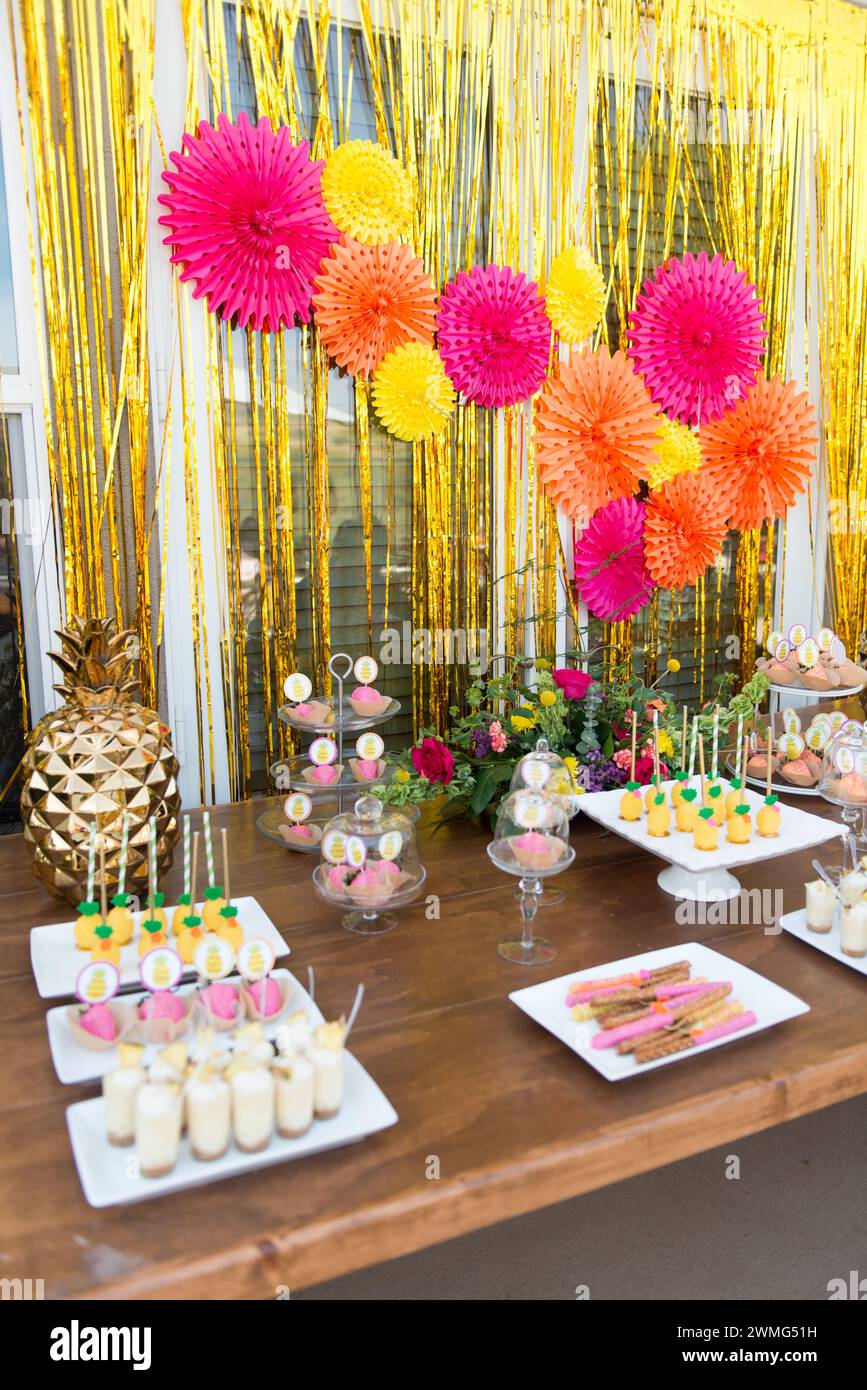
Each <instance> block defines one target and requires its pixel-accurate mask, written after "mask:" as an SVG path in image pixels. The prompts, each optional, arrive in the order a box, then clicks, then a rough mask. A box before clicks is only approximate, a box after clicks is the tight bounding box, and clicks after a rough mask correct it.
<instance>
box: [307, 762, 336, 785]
mask: <svg viewBox="0 0 867 1390" xmlns="http://www.w3.org/2000/svg"><path fill="white" fill-rule="evenodd" d="M342 770H343V769H342V767H341V765H340V763H319V765H318V766H317V767H305V769H304V771H303V772H302V774H301V775H302V777H303V778H304V781H305V782H318V783H319V785H320V786H323V787H327V786H329V785H330V783H332V782H337V781H339V779H340V774H341V772H342Z"/></svg>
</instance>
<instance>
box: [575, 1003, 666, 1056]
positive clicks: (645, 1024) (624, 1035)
mask: <svg viewBox="0 0 867 1390" xmlns="http://www.w3.org/2000/svg"><path fill="white" fill-rule="evenodd" d="M670 1023H674V1014H672V1013H669V1012H668V1010H667V1009H661V1010H660V1011H659V1012H658V1013H653V1014H651V1015H650V1016H649V1017H648V1018H640V1019H638V1021H637V1022H636V1023H622V1024H621V1025H620V1027H619V1028H603V1030H602V1032H601V1033H597V1034H596V1036H595V1037H594V1039H593V1043H592V1046H593V1047H596V1048H603V1047H616V1046H617V1044H618V1043H622V1042H626V1041H627V1039H629V1038H640V1037H642V1036H643V1035H644V1034H645V1033H656V1032H658V1031H659V1029H660V1028H667V1027H668V1025H669V1024H670Z"/></svg>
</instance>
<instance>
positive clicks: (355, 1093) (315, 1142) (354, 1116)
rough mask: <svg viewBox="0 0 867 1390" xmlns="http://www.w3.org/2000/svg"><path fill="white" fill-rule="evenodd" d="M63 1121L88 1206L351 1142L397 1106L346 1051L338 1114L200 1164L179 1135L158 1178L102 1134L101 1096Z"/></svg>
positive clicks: (139, 1197)
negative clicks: (256, 1148) (171, 1160)
mask: <svg viewBox="0 0 867 1390" xmlns="http://www.w3.org/2000/svg"><path fill="white" fill-rule="evenodd" d="M66 1123H67V1125H68V1127H69V1137H70V1140H71V1142H72V1152H73V1155H74V1157H75V1163H76V1167H77V1168H78V1176H79V1178H80V1179H81V1186H82V1188H83V1189H84V1195H85V1197H86V1198H87V1201H88V1202H89V1203H90V1205H91V1206H92V1207H112V1206H120V1205H125V1204H127V1203H129V1202H144V1201H147V1200H148V1199H149V1198H152V1197H164V1196H166V1195H167V1194H168V1193H170V1192H181V1191H183V1190H184V1189H185V1188H189V1187H200V1186H201V1185H202V1184H203V1183H209V1182H219V1181H220V1180H221V1179H223V1178H234V1177H237V1176H238V1175H239V1174H241V1173H255V1172H257V1171H258V1170H259V1169H260V1168H270V1167H271V1166H272V1165H273V1164H275V1163H287V1162H289V1161H290V1160H291V1159H293V1158H306V1157H307V1155H308V1154H315V1153H322V1152H323V1151H324V1150H325V1149H337V1148H340V1147H342V1146H343V1145H344V1144H354V1143H355V1142H356V1141H357V1140H359V1139H365V1138H367V1136H368V1135H370V1134H376V1133H377V1132H378V1131H379V1130H381V1129H388V1128H389V1126H391V1125H393V1124H396V1123H397V1111H396V1110H395V1109H394V1106H393V1105H392V1104H391V1102H390V1101H389V1100H388V1099H387V1098H386V1096H385V1095H384V1094H383V1093H382V1091H381V1090H380V1089H379V1087H378V1086H377V1084H376V1082H375V1081H374V1080H373V1078H372V1077H371V1076H369V1075H368V1073H367V1072H366V1071H365V1070H364V1067H363V1066H362V1065H361V1063H360V1062H359V1061H357V1060H356V1058H355V1057H353V1056H352V1054H351V1053H349V1052H347V1053H346V1075H345V1087H344V1096H343V1104H342V1105H341V1107H340V1109H339V1111H338V1112H337V1114H336V1115H335V1116H333V1118H332V1119H330V1120H314V1121H313V1124H312V1125H311V1127H310V1129H309V1130H308V1131H307V1133H306V1134H304V1135H302V1136H301V1138H300V1139H282V1138H281V1137H280V1136H279V1135H278V1134H276V1133H275V1134H274V1136H273V1138H272V1140H271V1143H270V1144H269V1145H268V1147H267V1149H263V1150H262V1152H261V1153H257V1154H248V1153H241V1151H240V1149H236V1148H234V1146H232V1145H230V1146H229V1148H228V1149H227V1151H226V1152H225V1153H224V1154H223V1157H222V1158H217V1159H214V1160H213V1162H211V1163H200V1162H198V1161H197V1160H196V1159H194V1158H193V1157H192V1156H191V1154H190V1143H189V1139H187V1138H183V1139H182V1140H181V1147H180V1153H179V1155H178V1161H177V1164H176V1166H175V1168H174V1169H173V1171H172V1172H171V1173H166V1174H165V1176H164V1177H161V1178H143V1177H140V1176H138V1175H137V1163H136V1156H135V1149H134V1147H130V1148H128V1149H126V1148H123V1149H121V1148H115V1147H113V1146H112V1145H111V1144H109V1142H108V1140H107V1139H106V1137H105V1114H104V1106H103V1099H102V1096H97V1097H96V1098H95V1099H93V1100H82V1101H79V1102H78V1103H77V1104H75V1105H70V1106H68V1107H67V1111H66Z"/></svg>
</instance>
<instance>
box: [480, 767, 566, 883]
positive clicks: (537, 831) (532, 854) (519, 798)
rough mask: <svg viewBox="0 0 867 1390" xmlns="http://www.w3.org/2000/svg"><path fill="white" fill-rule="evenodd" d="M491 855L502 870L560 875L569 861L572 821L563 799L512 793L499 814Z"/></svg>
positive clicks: (526, 789)
mask: <svg viewBox="0 0 867 1390" xmlns="http://www.w3.org/2000/svg"><path fill="white" fill-rule="evenodd" d="M489 852H490V854H491V857H492V858H493V859H494V861H495V863H497V864H499V866H500V867H501V868H506V869H509V870H510V871H512V872H514V871H515V869H519V870H524V871H526V872H527V873H536V874H538V873H542V874H546V875H547V874H550V873H557V872H559V870H560V869H563V868H565V867H566V861H567V858H568V857H569V817H568V815H567V813H566V809H565V807H564V806H563V799H562V798H560V797H555V796H549V795H548V794H547V792H538V791H530V790H529V788H523V789H521V790H519V791H515V792H510V793H509V795H508V796H507V797H506V798H505V800H504V801H503V802H502V804H501V806H500V809H499V811H498V813H497V824H496V828H495V830H494V839H493V841H492V843H491V846H490V851H489Z"/></svg>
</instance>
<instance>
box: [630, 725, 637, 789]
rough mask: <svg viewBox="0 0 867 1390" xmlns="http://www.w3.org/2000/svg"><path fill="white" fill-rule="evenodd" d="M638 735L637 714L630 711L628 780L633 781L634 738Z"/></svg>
mask: <svg viewBox="0 0 867 1390" xmlns="http://www.w3.org/2000/svg"><path fill="white" fill-rule="evenodd" d="M637 736H638V715H637V714H636V713H635V710H633V711H632V761H631V762H630V764H629V780H630V782H634V781H635V740H636V737H637Z"/></svg>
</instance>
